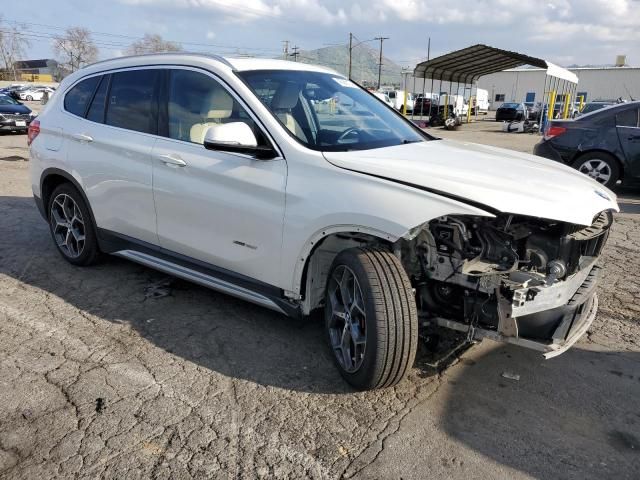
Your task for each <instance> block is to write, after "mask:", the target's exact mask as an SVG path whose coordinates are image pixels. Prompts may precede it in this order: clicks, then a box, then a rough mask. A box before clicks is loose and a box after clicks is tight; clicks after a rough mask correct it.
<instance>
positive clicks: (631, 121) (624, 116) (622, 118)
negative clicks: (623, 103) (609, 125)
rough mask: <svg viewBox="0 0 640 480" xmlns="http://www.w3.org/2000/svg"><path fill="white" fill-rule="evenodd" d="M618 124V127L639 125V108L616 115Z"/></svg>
mask: <svg viewBox="0 0 640 480" xmlns="http://www.w3.org/2000/svg"><path fill="white" fill-rule="evenodd" d="M616 125H617V126H618V127H637V126H638V109H637V108H634V109H631V110H625V111H624V112H620V113H618V114H617V115H616Z"/></svg>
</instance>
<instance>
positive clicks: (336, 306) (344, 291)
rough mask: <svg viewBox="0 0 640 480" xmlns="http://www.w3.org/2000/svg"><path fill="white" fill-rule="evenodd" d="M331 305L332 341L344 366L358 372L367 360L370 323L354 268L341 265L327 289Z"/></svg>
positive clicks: (330, 324) (333, 348)
mask: <svg viewBox="0 0 640 480" xmlns="http://www.w3.org/2000/svg"><path fill="white" fill-rule="evenodd" d="M327 292H328V297H329V302H330V306H331V318H330V319H329V325H328V329H329V338H330V342H331V348H332V350H333V353H334V354H335V356H336V358H337V360H338V363H339V364H340V366H341V367H342V368H343V369H344V370H345V371H346V372H348V373H353V372H356V371H357V370H358V369H359V368H360V367H361V366H362V362H363V360H364V354H365V347H366V341H367V322H366V320H367V319H366V314H365V311H364V299H363V297H362V290H361V289H360V284H359V283H358V279H357V278H356V276H355V274H354V273H353V271H352V270H351V269H349V268H348V267H346V266H345V265H338V266H337V267H336V268H335V269H334V271H333V274H332V275H331V278H330V280H329V286H328V289H327Z"/></svg>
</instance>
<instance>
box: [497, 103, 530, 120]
mask: <svg viewBox="0 0 640 480" xmlns="http://www.w3.org/2000/svg"><path fill="white" fill-rule="evenodd" d="M519 120H527V107H526V106H525V105H524V103H513V102H508V103H503V104H502V105H500V106H499V107H498V109H497V110H496V122H503V121H508V122H510V121H519Z"/></svg>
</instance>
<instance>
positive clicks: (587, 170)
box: [573, 152, 620, 188]
mask: <svg viewBox="0 0 640 480" xmlns="http://www.w3.org/2000/svg"><path fill="white" fill-rule="evenodd" d="M573 168H575V169H576V170H578V171H579V172H581V173H584V174H585V175H587V176H588V177H590V178H592V179H594V180H595V181H596V182H598V183H601V184H602V185H604V186H605V187H607V188H612V187H613V186H615V184H616V183H617V182H618V179H619V178H620V167H619V166H618V162H617V161H616V159H615V158H613V157H612V156H611V155H609V154H607V153H604V152H591V153H586V154H585V155H582V156H581V157H580V158H578V159H577V160H576V161H575V162H574V163H573Z"/></svg>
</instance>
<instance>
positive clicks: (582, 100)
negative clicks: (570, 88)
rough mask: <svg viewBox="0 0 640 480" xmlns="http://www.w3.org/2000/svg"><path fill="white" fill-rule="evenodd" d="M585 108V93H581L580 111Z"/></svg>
mask: <svg viewBox="0 0 640 480" xmlns="http://www.w3.org/2000/svg"><path fill="white" fill-rule="evenodd" d="M583 108H584V95H580V111H581V112H582V109H583Z"/></svg>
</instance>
